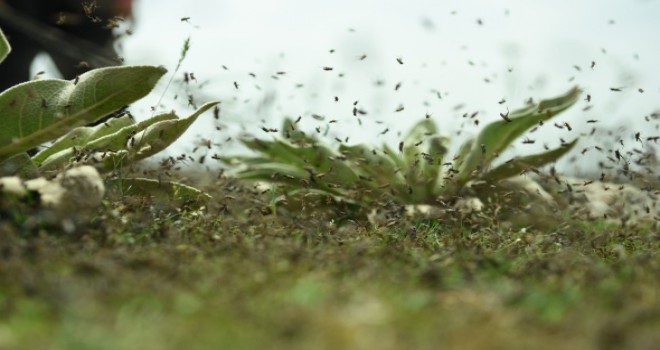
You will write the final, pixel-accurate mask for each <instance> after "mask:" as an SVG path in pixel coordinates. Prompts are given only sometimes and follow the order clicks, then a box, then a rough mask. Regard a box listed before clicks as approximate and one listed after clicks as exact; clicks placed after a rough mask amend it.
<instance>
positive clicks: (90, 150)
mask: <svg viewBox="0 0 660 350" xmlns="http://www.w3.org/2000/svg"><path fill="white" fill-rule="evenodd" d="M177 118H178V117H177V116H176V114H174V113H172V112H169V113H162V114H158V115H156V116H154V117H151V118H149V119H146V120H143V121H141V122H139V123H137V124H131V125H128V126H125V127H123V128H121V129H119V130H117V131H115V132H113V133H111V134H108V135H102V136H100V137H98V138H93V137H91V136H94V135H101V134H102V133H101V131H102V130H103V129H101V130H99V132H98V133H93V134H92V135H90V137H89V139H88V141H87V142H86V143H85V144H83V145H78V144H72V142H71V140H70V138H68V137H66V136H65V137H63V138H62V139H61V142H62V144H61V145H57V146H56V145H53V147H55V148H56V149H55V150H56V151H55V153H52V152H48V151H49V150H50V148H49V149H46V150H44V151H42V152H47V153H52V154H47V153H46V155H47V158H46V159H44V160H42V158H43V157H41V153H39V154H37V155H35V158H34V159H35V161H36V163H37V164H38V165H39V170H41V171H51V170H57V169H60V168H63V167H65V166H67V165H69V164H70V163H71V162H72V158H73V157H75V156H76V155H79V154H88V155H94V154H97V153H98V154H97V157H95V158H96V159H97V160H99V161H100V160H103V162H102V163H103V164H106V165H109V164H112V166H111V167H110V168H112V169H114V168H115V166H114V165H115V161H118V160H119V158H117V157H119V156H121V157H124V156H127V155H128V154H129V153H128V151H126V149H127V148H128V144H129V142H130V139H131V137H132V136H133V135H135V134H137V133H138V132H140V131H142V130H144V129H146V128H147V127H148V126H150V125H152V124H155V123H158V122H160V121H164V120H171V119H177ZM123 123H125V121H121V122H119V123H118V124H123ZM76 130H78V131H76ZM80 130H84V129H83V128H80V129H74V130H72V132H74V135H70V136H72V137H75V136H76V135H80V134H84V133H86V131H80ZM90 130H91V131H92V132H93V129H92V128H90ZM67 135H68V134H67ZM59 142H60V141H57V142H56V144H57V143H59ZM64 146H67V147H66V148H64ZM53 147H51V148H53ZM58 148H63V149H62V150H58ZM106 157H110V158H108V159H106ZM97 168H99V169H105V170H108V169H107V168H108V166H97ZM101 172H103V170H101Z"/></svg>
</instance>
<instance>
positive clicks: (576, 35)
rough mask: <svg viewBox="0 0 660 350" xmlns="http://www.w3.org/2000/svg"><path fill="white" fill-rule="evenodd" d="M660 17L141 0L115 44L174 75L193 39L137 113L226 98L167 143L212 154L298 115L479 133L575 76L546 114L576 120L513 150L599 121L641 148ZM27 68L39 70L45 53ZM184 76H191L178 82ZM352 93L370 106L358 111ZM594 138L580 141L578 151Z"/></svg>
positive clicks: (609, 3) (634, 10) (648, 2)
mask: <svg viewBox="0 0 660 350" xmlns="http://www.w3.org/2000/svg"><path fill="white" fill-rule="evenodd" d="M659 16H660V1H654V0H645V1H644V0H581V1H568V0H555V1H524V0H507V1H498V0H487V1H484V0H482V1H477V0H460V1H458V0H456V1H449V0H442V1H440V0H429V1H425V0H415V1H412V0H407V1H377V0H363V1H349V0H333V1H309V0H280V1H266V0H241V1H238V0H234V1H229V0H213V1H211V0H196V1H194V2H192V1H190V2H182V1H174V0H169V1H168V0H158V1H157V0H136V1H135V23H134V26H133V28H132V32H133V34H132V35H129V36H126V37H125V38H124V39H122V40H120V41H119V42H118V45H120V46H121V49H120V51H121V53H122V55H123V57H124V58H125V60H126V61H125V62H126V63H127V64H151V65H163V66H165V67H167V68H168V69H169V70H170V74H173V72H174V68H175V66H176V63H177V60H178V59H179V55H180V52H181V47H182V45H183V42H184V40H185V38H187V37H190V38H191V44H192V47H191V50H190V52H189V54H188V56H187V58H186V60H185V61H184V64H183V66H182V68H181V70H180V71H179V72H177V73H176V75H175V76H174V79H173V81H172V84H171V85H170V86H169V88H168V89H166V88H165V86H166V84H167V81H168V80H169V76H168V77H166V78H165V79H163V81H162V82H161V85H160V87H159V89H157V91H155V92H154V93H153V94H152V95H151V96H150V97H148V98H146V99H145V100H144V101H143V102H142V103H141V104H139V105H137V106H135V107H134V108H133V112H134V114H135V115H136V117H138V119H141V118H145V117H148V116H150V115H151V114H152V112H151V109H150V107H151V106H155V105H157V104H158V101H159V100H160V98H161V96H164V98H163V99H162V101H161V105H160V106H158V108H157V109H158V110H169V109H177V111H179V113H180V115H185V114H186V113H188V112H189V111H191V110H192V109H193V107H192V106H189V103H188V97H187V95H192V96H193V97H194V99H193V102H194V103H195V104H197V103H199V104H201V103H202V102H205V101H206V100H210V99H219V100H221V101H222V105H221V106H222V111H221V113H220V118H219V120H215V119H214V118H213V116H212V114H211V113H208V114H207V115H205V116H204V117H203V118H202V119H201V120H200V121H198V123H197V124H196V125H195V126H193V129H192V130H191V131H189V132H188V134H187V135H186V137H184V138H183V139H182V140H180V141H179V142H178V143H177V146H176V147H174V148H173V149H172V150H170V151H169V152H171V153H173V154H180V153H182V152H190V151H191V150H192V149H193V147H195V142H197V141H198V140H200V139H201V138H206V139H211V140H212V141H213V142H215V143H217V144H218V145H217V146H216V148H215V149H214V150H211V151H210V154H214V153H218V154H223V153H227V152H230V153H231V152H234V153H235V152H236V151H237V150H240V148H237V143H236V141H235V140H236V137H237V135H239V134H241V133H250V134H254V135H257V136H260V137H267V136H268V135H267V134H266V133H265V132H264V131H262V127H265V128H268V129H270V128H279V127H280V124H281V121H282V119H283V118H284V117H285V116H288V117H292V118H297V117H298V116H301V117H302V122H301V126H302V128H303V129H304V130H306V131H309V132H312V133H316V132H317V131H315V129H316V128H319V129H318V130H320V133H321V134H323V135H325V136H324V137H326V138H327V139H328V140H333V141H332V142H337V141H334V140H335V138H338V139H341V140H342V141H345V140H346V138H347V137H348V138H349V140H348V141H349V143H355V142H369V143H372V144H377V143H381V142H389V143H392V144H396V143H398V140H399V135H400V132H405V131H406V130H407V128H408V127H409V126H410V125H412V124H413V123H414V122H416V121H418V120H419V119H421V118H424V117H425V115H426V114H429V115H431V118H433V119H434V120H435V121H436V122H437V123H438V125H439V126H440V128H441V130H442V132H443V133H444V134H446V135H448V136H451V137H452V139H454V140H456V139H458V141H459V142H460V141H461V140H464V139H465V135H473V134H475V132H476V130H478V128H479V127H478V126H476V125H475V120H479V122H480V125H481V126H483V125H484V124H485V123H486V122H489V121H492V120H496V119H498V118H499V113H506V111H507V108H508V109H510V110H513V109H516V108H518V107H521V106H523V104H524V102H525V101H526V100H527V99H528V98H530V97H532V98H534V99H539V98H543V97H552V96H555V95H557V94H560V93H563V92H565V91H566V90H568V89H569V88H570V87H571V86H573V85H579V86H580V87H582V88H583V89H584V91H585V93H584V97H585V98H586V95H587V94H589V95H590V96H591V101H590V102H587V101H586V100H584V101H581V102H580V103H578V106H576V107H574V108H573V109H571V110H570V111H569V112H567V113H565V114H562V115H561V116H560V117H558V118H557V119H556V122H558V123H559V124H563V122H564V121H567V122H569V123H570V125H571V126H572V127H573V131H568V130H567V129H566V128H564V129H559V128H557V127H554V126H553V125H552V123H548V124H546V125H545V126H544V127H542V128H540V129H539V130H538V131H536V132H535V133H534V134H531V135H527V136H529V138H530V139H535V140H537V142H536V143H535V144H533V145H528V144H517V145H516V146H515V147H516V148H517V151H521V150H523V151H524V152H525V153H527V152H531V151H534V150H536V151H538V150H540V149H542V146H543V144H544V143H546V144H548V145H549V146H550V147H555V146H557V145H558V144H559V143H560V140H559V138H560V137H561V138H564V139H565V140H571V139H573V138H574V137H576V136H578V133H580V132H587V133H588V132H590V131H591V129H592V127H594V126H596V127H598V130H597V132H596V133H595V135H601V134H603V133H606V132H607V131H613V132H614V133H615V136H613V137H611V138H610V139H609V140H604V141H601V142H603V143H606V144H607V143H608V142H609V143H610V145H611V144H614V143H615V142H617V141H618V138H620V139H621V140H622V141H623V143H624V145H625V146H617V147H627V148H628V149H632V148H633V147H636V148H638V149H642V148H643V147H648V146H649V145H648V144H647V145H642V144H641V143H636V141H635V138H634V134H635V133H636V132H640V133H641V137H642V138H643V139H645V138H646V137H651V136H655V135H659V134H660V130H658V116H657V114H655V115H653V113H654V112H656V111H657V110H658V109H659V108H660V70H659V69H658V64H660V45H658V38H657V33H658V32H660V19H659ZM365 56H366V57H365ZM398 60H400V61H401V62H403V64H400V62H398ZM36 65H37V67H35V69H38V70H41V69H43V68H44V67H43V66H44V65H45V67H46V70H48V63H47V61H44V60H40V61H39V62H37V63H36ZM40 65H41V66H40ZM326 67H327V68H326ZM329 68H332V70H329ZM49 71H52V69H51V70H49ZM184 73H193V74H194V77H195V78H196V80H191V81H190V82H189V83H188V84H185V83H184V82H183V78H184ZM251 74H252V75H251ZM397 85H399V88H398V89H397V88H396V87H397ZM237 86H238V88H237ZM612 88H614V89H616V90H621V91H613V90H612ZM335 97H336V98H337V99H338V102H337V101H336V100H335ZM355 101H359V102H358V104H357V107H358V108H359V109H360V110H361V111H363V112H366V114H364V115H358V116H359V118H358V117H355V116H353V113H352V110H353V103H354V102H355ZM397 110H400V111H399V112H397ZM475 112H478V114H477V116H476V117H474V118H470V116H471V115H473V114H474V113H475ZM465 113H467V114H468V116H467V117H464V114H465ZM313 115H315V116H313ZM335 120H336V122H334V121H335ZM587 120H598V121H599V122H598V123H587ZM331 121H333V122H332V123H330V122H331ZM218 129H220V130H218ZM386 130H387V131H386ZM457 134H460V136H458V137H456V135H457ZM273 135H274V134H273ZM229 137H232V139H231V140H229V141H227V139H228V138H229ZM595 142H596V141H595V140H594V138H588V139H587V138H584V139H583V140H582V141H581V143H580V145H578V147H576V154H578V155H579V151H580V150H582V149H583V148H586V147H590V146H592V145H593V144H595ZM619 143H620V142H619ZM198 152H202V151H201V150H200V151H198ZM589 155H590V152H587V154H586V155H585V156H586V157H588V156H589ZM594 157H596V155H595V154H594V155H593V156H591V158H588V159H590V162H581V163H580V164H578V165H579V166H585V167H586V166H593V165H594V164H595V161H596V159H597V157H596V158H594ZM586 164H590V165H586Z"/></svg>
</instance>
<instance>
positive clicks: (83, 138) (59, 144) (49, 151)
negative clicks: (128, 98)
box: [32, 114, 135, 164]
mask: <svg viewBox="0 0 660 350" xmlns="http://www.w3.org/2000/svg"><path fill="white" fill-rule="evenodd" d="M134 123H135V121H134V120H133V118H131V117H130V116H129V115H128V114H125V115H123V116H121V117H119V118H112V119H110V120H108V121H107V122H105V123H101V124H98V125H95V126H81V127H77V128H75V129H73V130H71V131H69V132H68V133H67V134H66V135H64V136H62V137H60V138H59V139H57V141H55V142H54V143H53V144H52V145H50V146H48V147H46V148H44V149H43V150H42V151H41V152H39V153H37V154H36V155H34V157H32V160H33V161H34V162H35V163H37V164H41V163H42V162H43V161H45V160H46V158H48V157H50V156H52V155H53V154H55V153H57V152H60V151H62V150H65V149H67V148H71V147H76V146H77V147H82V146H85V145H86V144H88V143H89V142H90V141H93V140H96V139H98V138H100V137H103V136H106V135H111V134H114V133H116V132H117V131H119V130H120V129H122V128H124V127H126V126H129V125H133V124H134Z"/></svg>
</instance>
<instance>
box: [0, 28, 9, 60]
mask: <svg viewBox="0 0 660 350" xmlns="http://www.w3.org/2000/svg"><path fill="white" fill-rule="evenodd" d="M10 52H11V47H10V46H9V42H7V38H5V35H4V34H3V33H2V28H0V63H2V61H4V60H5V57H7V55H8V54H9V53H10Z"/></svg>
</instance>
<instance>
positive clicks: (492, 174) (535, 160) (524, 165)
mask: <svg viewBox="0 0 660 350" xmlns="http://www.w3.org/2000/svg"><path fill="white" fill-rule="evenodd" d="M577 141H578V140H577V139H575V140H573V141H572V142H570V143H567V144H565V145H562V146H560V147H558V148H555V149H552V150H550V151H547V152H543V153H538V154H533V155H530V156H526V157H516V158H513V159H511V160H510V161H508V162H506V163H504V164H501V165H500V166H498V167H496V168H495V169H493V170H491V171H489V172H488V173H486V174H485V175H484V176H483V177H482V179H483V180H484V181H486V182H497V181H500V180H503V179H506V178H509V177H511V176H515V175H519V174H520V173H521V172H523V171H525V170H528V169H529V168H538V167H541V166H544V165H546V164H548V163H551V162H554V161H556V160H557V159H559V158H561V157H562V156H563V155H564V154H566V153H568V152H569V151H570V150H572V149H573V147H574V146H575V145H576V144H577Z"/></svg>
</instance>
